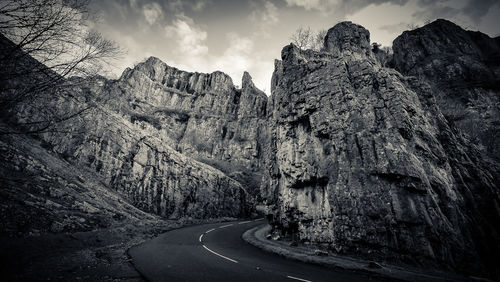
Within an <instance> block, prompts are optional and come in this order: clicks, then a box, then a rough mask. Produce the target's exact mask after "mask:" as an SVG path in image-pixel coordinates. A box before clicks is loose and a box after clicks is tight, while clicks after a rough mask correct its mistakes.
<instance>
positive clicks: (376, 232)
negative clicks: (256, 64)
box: [262, 22, 500, 274]
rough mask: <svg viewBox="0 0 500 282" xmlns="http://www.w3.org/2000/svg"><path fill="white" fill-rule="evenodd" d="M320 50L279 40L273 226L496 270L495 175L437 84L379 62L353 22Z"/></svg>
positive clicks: (268, 188)
mask: <svg viewBox="0 0 500 282" xmlns="http://www.w3.org/2000/svg"><path fill="white" fill-rule="evenodd" d="M324 47H325V48H324V50H325V51H323V52H315V51H312V50H300V49H299V48H297V47H296V46H294V45H293V44H292V45H289V46H286V47H284V48H283V50H282V61H277V62H276V64H275V65H276V69H275V72H274V75H273V80H272V102H271V104H270V106H269V111H270V116H271V117H270V118H271V121H270V134H269V136H270V138H271V139H270V140H271V141H270V146H269V151H268V154H269V157H268V159H269V164H268V167H269V171H268V176H267V177H268V181H267V182H266V183H263V187H262V188H263V192H264V193H265V194H266V195H267V197H268V198H269V199H270V202H271V204H274V205H275V219H274V224H275V225H276V226H277V228H278V229H280V230H282V231H283V232H285V233H297V234H299V237H300V240H301V241H302V242H312V243H316V244H321V245H323V246H326V247H328V248H330V249H331V250H332V251H335V252H338V253H356V254H363V255H364V256H365V257H375V258H379V259H380V258H383V259H387V260H391V259H393V260H398V261H402V262H409V263H417V264H424V265H432V264H434V265H435V263H436V262H437V263H438V264H437V265H441V266H446V267H453V268H456V269H460V270H462V271H472V272H483V273H488V270H492V269H495V266H497V262H496V260H494V259H493V258H494V257H495V255H496V254H497V253H498V251H499V242H500V241H499V240H498V238H499V237H498V234H499V228H500V216H499V214H500V212H499V210H498V206H499V203H500V201H499V194H498V191H499V190H498V186H497V185H498V183H497V182H498V181H497V179H498V175H497V174H496V172H495V171H493V170H491V169H490V168H489V167H488V166H487V164H485V163H484V162H483V161H482V159H481V157H480V154H479V152H478V149H477V148H476V146H474V145H473V144H471V143H470V140H469V139H468V137H467V136H464V135H463V134H462V133H461V132H460V131H458V130H456V129H455V128H454V127H453V126H450V124H449V123H448V122H447V120H446V119H445V118H444V116H443V114H442V113H441V110H440V108H439V106H438V104H437V103H436V100H435V97H434V94H435V93H436V92H435V91H434V89H433V88H432V87H430V86H429V85H428V84H426V83H425V82H423V81H422V80H418V79H416V78H414V77H405V76H403V75H402V74H401V73H399V72H398V71H396V70H393V69H388V68H384V67H381V66H380V63H379V62H378V61H377V60H376V59H375V57H374V55H373V53H371V51H370V39H369V32H368V31H367V30H366V29H364V28H363V27H361V26H359V25H355V24H353V23H350V22H344V23H340V24H337V25H336V26H335V27H333V28H332V29H330V30H329V31H328V34H327V36H326V38H325V46H324ZM493 272H494V270H493ZM490 274H491V273H490Z"/></svg>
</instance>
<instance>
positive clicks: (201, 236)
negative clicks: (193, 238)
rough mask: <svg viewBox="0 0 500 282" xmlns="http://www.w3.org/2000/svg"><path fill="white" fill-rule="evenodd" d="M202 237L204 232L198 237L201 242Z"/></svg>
mask: <svg viewBox="0 0 500 282" xmlns="http://www.w3.org/2000/svg"><path fill="white" fill-rule="evenodd" d="M201 238H203V234H201V235H200V238H199V239H198V241H200V243H201Z"/></svg>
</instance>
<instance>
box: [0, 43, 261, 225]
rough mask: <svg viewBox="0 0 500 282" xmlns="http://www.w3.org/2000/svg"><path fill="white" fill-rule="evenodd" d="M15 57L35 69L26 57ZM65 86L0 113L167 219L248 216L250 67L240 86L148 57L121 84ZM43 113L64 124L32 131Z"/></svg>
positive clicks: (255, 101) (255, 109)
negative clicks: (182, 69) (58, 90)
mask: <svg viewBox="0 0 500 282" xmlns="http://www.w3.org/2000/svg"><path fill="white" fill-rule="evenodd" d="M3 43H6V42H3ZM3 45H7V46H8V42H7V43H6V44H3ZM16 63H17V65H19V66H21V67H22V66H23V65H24V67H33V66H38V65H39V63H38V62H36V61H35V60H33V59H32V58H30V57H25V61H24V63H23V64H19V63H18V62H16ZM41 67H43V66H41ZM5 69H6V68H5ZM30 79H32V78H31V77H17V79H16V81H13V80H11V81H10V83H13V84H27V85H29V83H30ZM68 85H69V87H70V88H69V89H68V86H65V87H63V89H65V93H59V92H56V90H53V91H48V93H46V95H40V96H39V97H33V99H31V100H30V101H26V102H23V103H18V104H17V105H16V106H15V107H12V108H9V109H7V110H6V112H4V113H3V118H2V119H3V120H4V121H5V122H6V123H8V124H10V125H11V126H14V127H15V126H16V125H19V124H20V125H24V129H23V130H25V131H26V130H27V131H28V132H29V131H31V129H35V132H34V136H36V138H38V139H39V140H42V145H43V147H44V148H45V149H47V150H48V151H49V152H51V153H52V154H55V155H57V156H60V157H61V158H63V159H64V160H65V161H67V162H69V163H71V164H72V165H76V166H80V167H82V168H90V169H91V170H93V171H95V172H96V173H97V174H98V175H99V177H103V182H104V184H105V185H106V186H108V187H110V188H111V189H113V190H116V191H118V192H119V193H121V195H123V196H125V198H126V199H129V200H130V202H131V203H132V204H133V205H134V206H136V207H138V208H140V209H141V210H143V211H147V212H150V213H154V214H158V215H161V216H163V217H167V218H181V217H193V218H215V217H221V216H232V217H238V216H246V215H248V214H249V213H250V212H251V210H252V206H253V205H254V202H253V201H254V198H255V197H256V196H257V193H258V192H259V190H258V186H259V183H260V177H261V175H260V166H261V158H262V154H261V153H260V150H261V146H262V143H261V140H260V138H261V136H263V135H264V133H265V132H264V130H263V126H264V125H265V124H264V121H265V116H266V104H267V96H266V95H265V94H264V93H263V92H262V91H260V90H258V89H257V88H256V87H255V86H254V84H253V82H252V80H251V77H250V75H249V74H248V73H245V74H244V76H243V81H242V88H241V89H237V88H236V87H235V86H234V85H233V83H232V80H231V78H230V77H229V76H227V75H226V74H224V73H221V72H214V73H212V74H201V73H188V72H185V71H181V70H178V69H175V68H173V67H170V66H168V65H166V64H165V63H163V62H161V61H160V60H159V59H157V58H154V57H151V58H149V59H148V60H146V61H145V62H142V63H140V64H138V65H137V66H136V67H135V68H134V69H127V70H125V71H124V73H123V75H122V76H121V78H120V79H118V80H108V79H105V78H103V77H96V78H93V79H90V80H82V79H79V78H71V79H69V80H68ZM44 119H48V120H56V121H57V120H61V122H54V123H53V124H52V125H51V126H50V127H49V128H48V130H46V129H45V128H44V129H42V130H37V129H36V126H35V125H37V124H39V123H40V122H39V121H40V120H42V121H43V120H44ZM26 125H27V126H26ZM32 125H33V126H32ZM256 188H257V189H256Z"/></svg>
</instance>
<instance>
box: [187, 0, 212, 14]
mask: <svg viewBox="0 0 500 282" xmlns="http://www.w3.org/2000/svg"><path fill="white" fill-rule="evenodd" d="M210 3H211V1H210V0H197V1H196V2H194V4H193V5H192V6H191V7H192V10H193V11H196V12H201V11H203V9H205V7H206V6H208V4H210Z"/></svg>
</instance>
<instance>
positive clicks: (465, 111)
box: [393, 19, 500, 162]
mask: <svg viewBox="0 0 500 282" xmlns="http://www.w3.org/2000/svg"><path fill="white" fill-rule="evenodd" d="M393 50H394V57H393V63H394V66H395V68H396V69H397V70H398V71H399V72H401V73H402V74H405V75H412V76H417V77H419V78H420V79H424V80H425V81H427V82H428V83H429V84H430V85H431V86H432V89H433V92H434V96H436V101H437V103H438V105H439V108H440V109H441V112H442V113H443V115H444V116H445V118H446V120H447V121H448V122H450V123H453V124H454V125H455V126H457V127H458V128H460V129H462V131H464V132H466V133H467V134H468V135H469V136H470V137H471V138H472V141H473V142H475V143H478V144H479V145H480V146H479V149H480V150H481V151H483V153H484V154H483V155H484V156H485V157H489V158H494V159H495V160H494V161H495V162H498V160H499V159H500V143H499V142H500V141H499V140H500V138H499V137H500V135H499V134H500V116H499V112H500V111H499V109H500V98H499V97H500V89H499V85H500V37H496V38H490V37H489V36H487V35H486V34H483V33H481V32H477V31H468V30H464V29H462V28H461V27H459V26H457V25H456V24H454V23H452V22H450V21H447V20H442V19H440V20H436V21H434V22H432V23H430V24H428V25H426V26H423V27H421V28H417V29H414V30H411V31H405V32H403V34H401V35H400V36H398V37H397V38H396V39H395V40H394V44H393Z"/></svg>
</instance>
